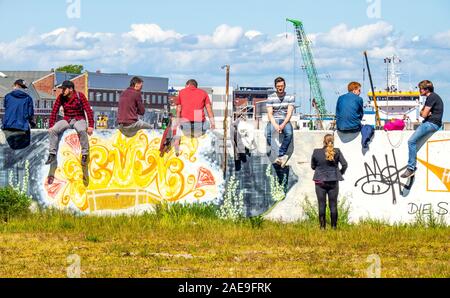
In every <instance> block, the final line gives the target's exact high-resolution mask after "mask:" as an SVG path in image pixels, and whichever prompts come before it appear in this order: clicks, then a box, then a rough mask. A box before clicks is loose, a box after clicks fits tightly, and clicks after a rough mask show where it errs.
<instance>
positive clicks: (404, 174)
mask: <svg viewBox="0 0 450 298" xmlns="http://www.w3.org/2000/svg"><path fill="white" fill-rule="evenodd" d="M415 174H416V172H415V171H413V170H411V169H407V170H406V172H404V173H403V175H402V176H401V177H402V178H404V179H406V178H411V177H412V176H414V175H415Z"/></svg>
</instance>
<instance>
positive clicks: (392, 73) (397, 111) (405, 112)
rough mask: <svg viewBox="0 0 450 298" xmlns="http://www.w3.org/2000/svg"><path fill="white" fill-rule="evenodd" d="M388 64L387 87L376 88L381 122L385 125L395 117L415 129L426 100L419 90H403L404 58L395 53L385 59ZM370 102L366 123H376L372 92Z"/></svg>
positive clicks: (366, 113) (365, 113)
mask: <svg viewBox="0 0 450 298" xmlns="http://www.w3.org/2000/svg"><path fill="white" fill-rule="evenodd" d="M384 63H385V64H386V88H385V89H384V90H375V97H376V102H377V105H378V112H379V116H380V120H381V124H382V125H385V124H386V123H387V122H389V121H391V120H393V119H403V120H404V121H405V123H406V129H409V130H412V129H414V125H416V124H418V123H419V122H420V120H421V119H420V109H421V106H423V104H424V102H423V99H422V98H421V96H420V93H419V91H418V90H417V89H416V90H412V88H411V87H410V88H409V90H402V88H401V87H400V76H401V75H402V73H401V72H400V64H401V63H403V61H402V59H401V58H400V57H398V56H397V55H393V56H390V57H387V58H385V59H384ZM367 96H368V99H369V101H368V103H367V105H366V107H365V112H364V119H363V122H364V124H368V125H374V126H375V123H376V119H375V117H376V111H375V101H374V96H373V93H372V92H369V93H368V94H367Z"/></svg>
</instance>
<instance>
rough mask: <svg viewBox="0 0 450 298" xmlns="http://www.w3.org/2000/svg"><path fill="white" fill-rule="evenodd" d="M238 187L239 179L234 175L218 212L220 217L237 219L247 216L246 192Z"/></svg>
mask: <svg viewBox="0 0 450 298" xmlns="http://www.w3.org/2000/svg"><path fill="white" fill-rule="evenodd" d="M238 189H239V181H237V180H236V178H235V177H234V176H232V177H231V178H230V180H229V181H228V183H227V185H226V190H225V195H224V201H223V204H222V206H220V208H219V210H218V212H217V213H218V214H217V215H218V216H219V218H221V219H226V220H233V221H237V220H240V219H242V218H244V217H245V206H244V193H243V192H242V191H239V190H238Z"/></svg>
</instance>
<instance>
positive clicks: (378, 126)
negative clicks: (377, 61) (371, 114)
mask: <svg viewBox="0 0 450 298" xmlns="http://www.w3.org/2000/svg"><path fill="white" fill-rule="evenodd" d="M364 57H365V58H366V64H367V72H368V73H369V80H370V87H371V89H372V96H373V103H374V105H375V120H376V127H377V129H380V128H381V119H380V111H379V109H378V102H377V95H376V94H375V88H374V87H373V80H372V73H371V72H370V65H369V58H368V57H367V51H365V52H364Z"/></svg>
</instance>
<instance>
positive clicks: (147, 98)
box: [145, 94, 150, 104]
mask: <svg viewBox="0 0 450 298" xmlns="http://www.w3.org/2000/svg"><path fill="white" fill-rule="evenodd" d="M145 98H146V100H147V104H150V94H147V96H146V97H145Z"/></svg>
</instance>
